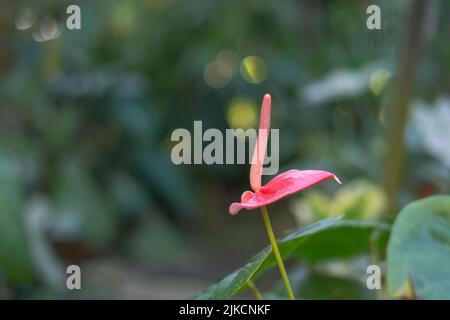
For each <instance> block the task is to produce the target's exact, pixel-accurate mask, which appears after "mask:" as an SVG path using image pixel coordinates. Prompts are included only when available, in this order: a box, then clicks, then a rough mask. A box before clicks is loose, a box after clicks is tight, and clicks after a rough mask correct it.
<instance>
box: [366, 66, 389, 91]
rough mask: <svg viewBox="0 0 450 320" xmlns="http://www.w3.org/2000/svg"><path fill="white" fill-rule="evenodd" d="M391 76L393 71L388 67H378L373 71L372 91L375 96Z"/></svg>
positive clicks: (370, 85)
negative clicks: (387, 68)
mask: <svg viewBox="0 0 450 320" xmlns="http://www.w3.org/2000/svg"><path fill="white" fill-rule="evenodd" d="M390 78H391V73H390V72H389V71H388V70H386V69H377V70H375V71H373V72H372V74H371V75H370V78H369V88H370V91H372V93H373V94H374V95H375V96H377V95H379V94H380V93H381V91H382V90H383V88H384V87H385V85H386V83H387V82H388V80H389V79H390Z"/></svg>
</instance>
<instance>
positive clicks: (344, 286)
mask: <svg viewBox="0 0 450 320" xmlns="http://www.w3.org/2000/svg"><path fill="white" fill-rule="evenodd" d="M296 291H297V293H296V297H299V298H300V299H327V300H329V299H331V300H333V299H375V295H374V292H373V291H372V290H369V289H367V287H366V285H365V283H361V282H360V281H357V280H355V279H350V278H344V277H336V276H331V275H327V274H321V273H317V272H313V273H311V274H310V275H308V277H307V278H306V279H305V281H303V282H302V283H301V284H300V285H299V286H298V287H297V288H296Z"/></svg>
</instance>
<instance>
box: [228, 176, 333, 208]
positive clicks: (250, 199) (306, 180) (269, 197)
mask: <svg viewBox="0 0 450 320" xmlns="http://www.w3.org/2000/svg"><path fill="white" fill-rule="evenodd" d="M331 178H334V179H336V181H338V182H339V180H338V178H337V177H336V176H335V175H334V174H332V173H330V172H328V171H323V170H288V171H286V172H283V173H281V174H279V175H278V176H276V177H275V178H273V179H272V180H270V181H269V182H268V183H267V184H266V185H264V186H262V187H261V188H260V189H259V190H258V191H257V192H251V191H245V192H244V193H243V194H242V197H241V202H235V203H232V204H231V205H230V209H229V211H230V213H231V214H232V215H235V214H237V213H238V212H239V211H240V210H241V209H244V208H245V209H255V208H259V207H262V206H265V205H268V204H270V203H273V202H275V201H278V200H280V199H282V198H284V197H286V196H289V195H291V194H293V193H296V192H298V191H300V190H303V189H305V188H308V187H310V186H312V185H314V184H317V183H319V182H322V181H324V180H327V179H331ZM339 183H340V182H339Z"/></svg>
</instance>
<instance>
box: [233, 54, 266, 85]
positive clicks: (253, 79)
mask: <svg viewBox="0 0 450 320" xmlns="http://www.w3.org/2000/svg"><path fill="white" fill-rule="evenodd" d="M240 72H241V76H242V78H243V79H244V80H245V81H247V82H250V83H253V84H258V83H261V82H263V81H264V80H265V79H266V78H267V65H266V63H265V62H264V60H262V59H261V58H258V57H256V56H248V57H245V58H244V59H242V62H241V68H240Z"/></svg>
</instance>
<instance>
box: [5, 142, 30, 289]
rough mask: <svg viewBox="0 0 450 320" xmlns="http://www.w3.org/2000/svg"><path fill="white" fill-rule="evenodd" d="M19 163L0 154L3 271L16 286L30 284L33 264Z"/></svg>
mask: <svg viewBox="0 0 450 320" xmlns="http://www.w3.org/2000/svg"><path fill="white" fill-rule="evenodd" d="M21 183H22V181H21V179H20V177H19V168H18V162H17V161H15V160H14V159H12V158H11V157H8V156H6V155H5V154H4V152H3V151H1V153H0V269H3V271H4V272H5V273H6V275H7V277H8V278H9V279H11V280H12V281H15V282H21V283H23V282H29V281H30V280H31V277H32V264H31V259H30V253H29V247H28V243H27V238H26V235H25V230H24V223H23V206H24V203H23V193H22V187H21Z"/></svg>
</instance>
